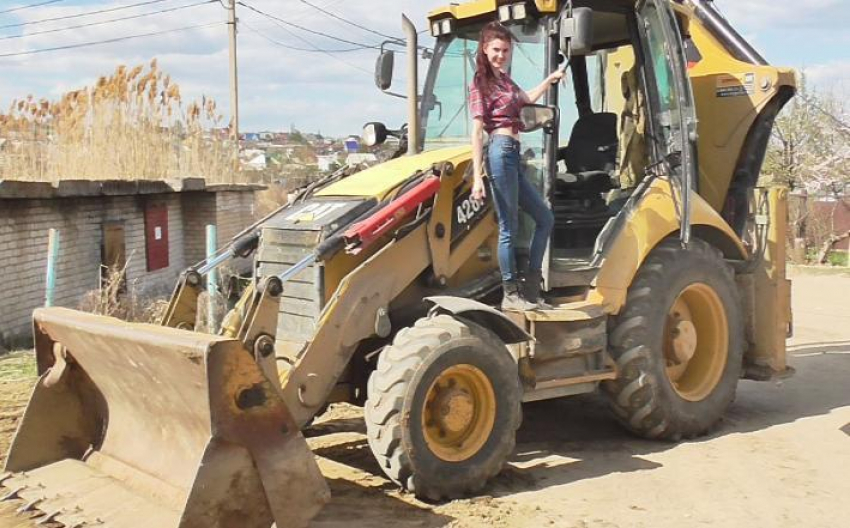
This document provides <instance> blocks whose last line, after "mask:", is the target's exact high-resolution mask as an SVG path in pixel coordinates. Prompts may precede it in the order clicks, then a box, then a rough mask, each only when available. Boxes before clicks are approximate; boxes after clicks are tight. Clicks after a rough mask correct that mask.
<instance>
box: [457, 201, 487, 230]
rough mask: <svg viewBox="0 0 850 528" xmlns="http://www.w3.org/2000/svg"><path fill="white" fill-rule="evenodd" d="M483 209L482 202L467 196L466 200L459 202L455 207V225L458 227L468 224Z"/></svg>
mask: <svg viewBox="0 0 850 528" xmlns="http://www.w3.org/2000/svg"><path fill="white" fill-rule="evenodd" d="M483 208H484V201H483V200H476V199H475V198H472V197H471V196H467V197H466V199H464V200H463V201H461V202H460V203H459V204H457V206H456V207H455V211H456V213H457V223H458V224H460V225H463V224H466V223H468V222H469V221H470V220H472V219H473V218H475V215H476V214H477V213H478V212H479V211H481V210H482V209H483Z"/></svg>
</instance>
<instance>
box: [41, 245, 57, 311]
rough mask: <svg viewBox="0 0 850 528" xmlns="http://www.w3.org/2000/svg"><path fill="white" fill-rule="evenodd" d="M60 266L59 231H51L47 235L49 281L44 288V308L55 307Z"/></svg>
mask: <svg viewBox="0 0 850 528" xmlns="http://www.w3.org/2000/svg"><path fill="white" fill-rule="evenodd" d="M58 265H59V231H58V230H56V229H51V230H50V231H49V232H48V235H47V281H46V284H45V288H44V306H46V307H50V306H53V299H54V298H55V293H56V268H57V266H58Z"/></svg>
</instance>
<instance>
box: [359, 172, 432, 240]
mask: <svg viewBox="0 0 850 528" xmlns="http://www.w3.org/2000/svg"><path fill="white" fill-rule="evenodd" d="M439 188H440V178H439V177H437V176H429V177H427V178H425V179H424V180H422V182H421V183H419V184H418V185H416V187H414V188H412V189H410V190H409V191H407V192H406V193H404V194H402V195H401V196H399V197H398V198H396V199H395V200H393V201H392V202H390V203H389V204H388V205H387V206H386V207H384V208H383V209H381V210H380V211H378V212H377V213H375V214H374V215H372V216H370V217H369V218H367V219H366V220H363V221H362V222H358V223H356V224H354V225H353V226H351V227H350V228H349V229H348V231H346V232H345V233H344V234H343V237H344V238H345V243H346V246H345V248H346V251H347V252H348V253H351V254H353V255H356V254H357V253H360V252H361V251H363V250H364V249H366V248H368V247H369V246H370V245H372V243H374V242H375V241H376V240H378V239H379V238H381V237H382V236H383V235H385V234H387V233H388V232H389V231H391V230H392V229H394V228H395V227H397V226H398V225H399V224H401V223H402V221H404V219H405V218H407V216H408V215H409V214H410V213H412V212H413V211H415V210H416V208H417V207H419V206H420V205H421V204H422V203H424V202H425V201H427V200H429V199H431V198H433V197H434V195H435V194H437V190H438V189H439Z"/></svg>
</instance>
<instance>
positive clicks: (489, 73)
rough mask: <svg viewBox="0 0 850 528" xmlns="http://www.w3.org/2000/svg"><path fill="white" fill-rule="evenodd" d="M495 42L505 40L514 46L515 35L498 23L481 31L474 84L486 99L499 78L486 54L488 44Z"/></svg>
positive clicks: (489, 25)
mask: <svg viewBox="0 0 850 528" xmlns="http://www.w3.org/2000/svg"><path fill="white" fill-rule="evenodd" d="M494 40H504V41H505V42H507V43H509V44H511V45H513V35H511V32H510V31H508V29H507V28H506V27H505V26H503V25H502V24H500V23H498V22H490V23H489V24H487V25H486V26H484V29H482V30H481V37H480V38H479V40H478V53H477V54H476V55H475V78H474V80H473V82H474V83H475V86H477V87H478V89H479V90H481V95H483V96H485V97H486V96H487V95H489V94H490V90H491V89H492V87H493V85H494V84H495V83H496V78H497V77H496V72H495V71H494V70H493V66H492V65H491V64H490V61H489V60H488V59H487V55H486V54H485V53H484V48H485V47H486V46H487V44H489V43H490V42H491V41H494Z"/></svg>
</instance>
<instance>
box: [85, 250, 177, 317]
mask: <svg viewBox="0 0 850 528" xmlns="http://www.w3.org/2000/svg"><path fill="white" fill-rule="evenodd" d="M128 262H129V259H128ZM104 271H105V276H104V279H103V280H102V281H101V286H100V288H98V289H96V290H92V291H90V292H88V293H87V294H86V295H85V296H83V299H82V300H81V301H80V306H79V307H80V310H83V311H85V312H91V313H94V314H98V315H108V316H110V317H117V318H118V319H123V320H125V321H131V322H138V323H159V321H160V320H161V319H162V317H163V316H164V315H165V311H166V310H167V309H168V299H163V298H156V297H145V296H140V295H139V294H138V288H136V285H135V283H130V284H128V282H127V267H126V265H125V267H124V268H122V269H118V268H108V269H105V270H104Z"/></svg>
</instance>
